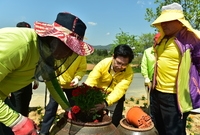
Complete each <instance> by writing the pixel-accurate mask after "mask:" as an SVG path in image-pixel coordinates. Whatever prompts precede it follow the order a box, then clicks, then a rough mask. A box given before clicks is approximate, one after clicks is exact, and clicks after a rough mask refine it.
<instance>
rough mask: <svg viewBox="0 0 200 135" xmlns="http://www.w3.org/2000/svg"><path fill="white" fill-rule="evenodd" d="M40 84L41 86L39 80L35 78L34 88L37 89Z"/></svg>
mask: <svg viewBox="0 0 200 135" xmlns="http://www.w3.org/2000/svg"><path fill="white" fill-rule="evenodd" d="M38 86H39V82H38V81H36V80H35V81H34V83H33V89H34V90H35V89H37V88H38Z"/></svg>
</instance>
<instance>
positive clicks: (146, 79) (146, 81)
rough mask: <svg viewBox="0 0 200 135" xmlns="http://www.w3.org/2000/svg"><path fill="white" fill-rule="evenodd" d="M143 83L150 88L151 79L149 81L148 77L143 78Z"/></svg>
mask: <svg viewBox="0 0 200 135" xmlns="http://www.w3.org/2000/svg"><path fill="white" fill-rule="evenodd" d="M144 85H145V87H147V88H148V90H150V89H151V85H152V84H151V81H150V79H149V78H145V80H144Z"/></svg>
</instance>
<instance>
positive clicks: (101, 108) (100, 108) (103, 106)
mask: <svg viewBox="0 0 200 135" xmlns="http://www.w3.org/2000/svg"><path fill="white" fill-rule="evenodd" d="M106 106H107V105H106V103H105V102H103V103H101V104H96V105H95V107H94V108H92V109H91V110H90V111H91V112H98V111H100V110H103V109H105V108H106Z"/></svg>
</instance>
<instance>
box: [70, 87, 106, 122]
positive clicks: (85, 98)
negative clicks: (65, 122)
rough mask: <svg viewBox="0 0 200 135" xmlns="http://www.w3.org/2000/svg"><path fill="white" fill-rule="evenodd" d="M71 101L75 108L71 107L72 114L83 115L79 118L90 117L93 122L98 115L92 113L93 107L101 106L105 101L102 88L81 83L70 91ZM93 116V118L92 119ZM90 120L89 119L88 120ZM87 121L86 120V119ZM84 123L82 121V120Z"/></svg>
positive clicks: (94, 112) (104, 93)
mask: <svg viewBox="0 0 200 135" xmlns="http://www.w3.org/2000/svg"><path fill="white" fill-rule="evenodd" d="M72 96H73V97H72V100H74V102H75V106H73V107H72V113H74V114H77V115H76V116H78V114H80V113H81V114H84V116H82V115H81V117H85V118H87V117H88V118H89V117H90V116H91V115H92V119H91V120H92V121H93V120H95V119H96V118H97V117H98V115H96V114H97V112H96V111H92V109H93V108H95V105H97V104H101V103H103V102H104V101H105V98H106V92H105V91H104V90H103V89H102V88H98V87H95V86H93V87H91V86H88V85H86V84H85V83H83V84H82V85H80V86H78V87H77V88H76V89H75V90H73V91H72ZM94 116H95V117H94ZM89 119H90V118H89ZM87 120H88V119H87ZM82 121H83V122H85V121H84V120H82Z"/></svg>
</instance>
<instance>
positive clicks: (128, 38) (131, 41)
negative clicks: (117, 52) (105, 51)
mask: <svg viewBox="0 0 200 135" xmlns="http://www.w3.org/2000/svg"><path fill="white" fill-rule="evenodd" d="M115 38H116V39H115V40H114V43H113V44H112V48H111V51H110V53H111V54H112V53H113V50H114V48H115V47H116V46H117V45H119V44H127V45H130V47H131V48H135V45H136V44H137V41H136V36H135V35H130V34H129V33H126V32H123V31H122V30H121V33H117V34H116V36H115Z"/></svg>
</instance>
